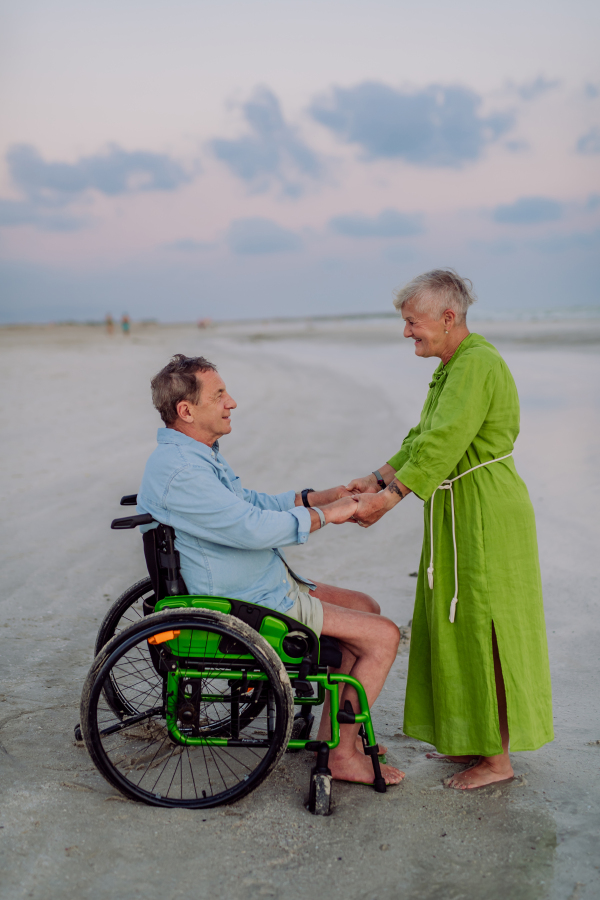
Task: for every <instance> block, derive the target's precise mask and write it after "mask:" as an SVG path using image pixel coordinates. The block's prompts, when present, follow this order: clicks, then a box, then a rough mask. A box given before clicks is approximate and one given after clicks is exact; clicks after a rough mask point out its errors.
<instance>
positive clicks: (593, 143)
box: [576, 127, 600, 154]
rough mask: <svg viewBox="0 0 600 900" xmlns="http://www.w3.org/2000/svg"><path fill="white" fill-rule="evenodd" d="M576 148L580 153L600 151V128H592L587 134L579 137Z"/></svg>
mask: <svg viewBox="0 0 600 900" xmlns="http://www.w3.org/2000/svg"><path fill="white" fill-rule="evenodd" d="M576 149H577V152H578V153H585V154H591V153H600V128H597V127H594V128H590V130H589V131H588V133H587V134H584V135H582V137H580V138H579V140H578V141H577V145H576Z"/></svg>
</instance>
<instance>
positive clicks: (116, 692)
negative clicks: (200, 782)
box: [94, 578, 265, 737]
mask: <svg viewBox="0 0 600 900" xmlns="http://www.w3.org/2000/svg"><path fill="white" fill-rule="evenodd" d="M155 603H156V598H155V594H154V591H153V589H152V582H151V580H150V578H142V579H141V580H140V581H137V582H136V583H135V584H132V585H131V587H129V588H127V590H126V591H123V593H122V594H121V596H120V597H118V598H117V599H116V600H115V602H114V603H113V605H112V606H111V607H110V609H109V610H108V612H107V613H106V615H105V616H104V619H103V620H102V623H101V625H100V628H99V629H98V634H97V636H96V646H95V650H94V655H95V656H98V654H99V653H100V651H101V650H102V648H103V647H105V646H106V644H107V643H108V642H109V641H110V640H111V639H112V638H113V637H115V635H118V634H121V632H122V631H124V630H125V629H126V628H129V627H130V626H131V625H135V624H137V623H138V622H142V621H144V619H145V618H146V616H147V610H148V608H152V609H154V604H155ZM144 607H145V609H144ZM142 652H143V651H142V650H141V648H140V653H142ZM145 656H146V657H147V659H146V660H145V661H146V662H149V661H150V654H149V652H148V650H147V649H146V653H145ZM119 677H120V673H119V671H118V670H114V671H113V672H112V674H111V678H110V680H109V681H108V682H107V683H106V685H105V687H104V696H105V699H106V701H107V703H108V704H109V705H110V706H111V708H112V710H113V712H115V713H116V714H117V715H119V716H121V717H124V716H133V715H135V714H136V713H137V712H138V710H137V707H136V706H135V703H134V702H133V700H134V698H132V697H131V696H130V697H129V698H126V697H125V694H124V692H123V691H121V689H120V686H119ZM150 677H151V675H150V673H148V678H150ZM157 677H158V676H157ZM161 683H162V682H161ZM264 707H265V701H264V700H261V698H260V691H252V692H251V693H250V694H249V697H248V700H247V702H246V703H245V704H243V705H242V707H241V708H240V720H241V721H243V722H244V723H245V724H246V725H247V724H249V723H250V722H252V721H253V720H254V719H255V718H256V717H257V716H259V715H260V713H261V712H262V710H263V709H264ZM228 726H229V721H228V720H227V719H226V720H224V721H223V722H222V729H223V730H224V731H226V730H227V728H228ZM213 736H214V737H218V733H217V726H216V723H215V724H214V727H213Z"/></svg>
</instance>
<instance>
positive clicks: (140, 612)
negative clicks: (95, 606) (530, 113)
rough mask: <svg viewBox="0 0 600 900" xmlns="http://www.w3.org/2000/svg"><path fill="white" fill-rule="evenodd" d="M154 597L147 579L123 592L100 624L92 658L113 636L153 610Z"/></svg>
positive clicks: (150, 583)
mask: <svg viewBox="0 0 600 900" xmlns="http://www.w3.org/2000/svg"><path fill="white" fill-rule="evenodd" d="M155 603H156V597H155V595H154V590H153V588H152V582H151V581H150V579H149V578H148V577H146V578H142V579H141V580H140V581H136V583H135V584H132V585H131V587H130V588H127V590H126V591H123V593H122V594H121V596H120V597H118V598H117V599H116V600H115V602H114V603H113V604H112V606H111V607H110V609H109V610H108V612H107V613H106V615H105V616H104V618H103V620H102V624H101V625H100V628H99V629H98V634H97V635H96V646H95V648H94V656H98V654H99V653H100V651H101V650H102V648H103V647H104V646H105V644H108V642H109V641H110V639H111V638H113V637H114V636H115V634H119V633H120V632H121V631H124V630H125V628H129V626H130V625H135V624H136V622H140V621H141V620H142V619H143V618H144V616H145V615H147V614H148V613H149V612H150V611H152V610H153V609H154V604H155Z"/></svg>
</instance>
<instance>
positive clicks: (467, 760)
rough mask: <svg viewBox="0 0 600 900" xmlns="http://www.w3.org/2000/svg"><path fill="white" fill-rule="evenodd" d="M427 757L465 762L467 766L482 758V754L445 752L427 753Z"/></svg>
mask: <svg viewBox="0 0 600 900" xmlns="http://www.w3.org/2000/svg"><path fill="white" fill-rule="evenodd" d="M425 758H426V759H440V760H441V761H442V762H453V763H464V764H465V765H466V766H468V765H469V764H470V763H473V762H476V761H477V760H478V759H481V757H480V756H445V755H444V754H443V753H426V754H425Z"/></svg>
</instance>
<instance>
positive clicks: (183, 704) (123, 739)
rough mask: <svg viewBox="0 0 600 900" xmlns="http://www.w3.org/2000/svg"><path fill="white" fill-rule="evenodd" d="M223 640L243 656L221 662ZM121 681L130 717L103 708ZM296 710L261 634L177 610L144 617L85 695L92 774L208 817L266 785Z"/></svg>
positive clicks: (123, 636) (96, 670) (217, 616)
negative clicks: (258, 702) (244, 712)
mask: <svg viewBox="0 0 600 900" xmlns="http://www.w3.org/2000/svg"><path fill="white" fill-rule="evenodd" d="M222 637H226V638H233V639H235V641H236V647H237V650H238V655H233V654H230V655H228V656H227V658H226V659H222V658H220V659H219V658H215V650H214V648H215V647H216V646H218V644H219V643H220V640H221V638H222ZM205 672H206V673H210V674H207V675H205V674H204V673H205ZM221 672H222V673H223V674H221ZM115 673H118V684H119V690H120V693H121V695H122V697H123V698H124V700H125V701H126V703H127V704H128V706H130V708H132V709H135V710H136V712H135V713H134V714H132V715H128V716H124V715H123V714H122V713H117V712H115V710H114V709H113V707H112V705H111V703H110V702H108V701H107V690H106V689H107V686H108V687H109V688H110V689H112V687H111V686H112V685H113V684H114V679H115ZM183 673H185V674H183ZM244 673H245V674H244ZM258 685H260V686H261V688H260V689H261V697H262V698H263V702H264V708H263V709H262V710H261V712H260V714H259V715H258V716H256V717H255V718H253V719H252V720H251V721H248V722H247V721H245V720H243V719H242V717H241V716H240V708H241V707H243V705H244V695H245V693H246V692H248V690H252V691H256V689H257V687H258ZM109 694H110V691H109ZM293 710H294V699H293V695H292V689H291V686H290V681H289V677H288V674H287V672H286V670H285V667H284V665H283V663H282V661H281V659H280V658H279V657H278V656H277V654H276V653H275V651H274V650H273V648H272V647H271V646H270V644H268V643H267V642H266V641H265V640H264V638H262V637H261V636H260V635H259V634H258V633H257V632H256V631H254V630H253V629H252V628H250V627H249V626H248V625H246V624H245V623H243V622H241V621H240V620H239V619H235V618H234V617H232V616H228V615H224V614H222V613H218V612H215V611H212V610H181V609H176V610H168V611H164V612H160V613H154V614H153V615H150V616H147V617H145V619H144V620H143V621H141V622H139V623H137V624H135V625H132V626H130V627H129V628H127V629H126V630H124V631H123V632H121V633H120V634H118V635H116V636H115V637H114V638H113V639H112V640H111V641H109V643H108V644H107V645H106V646H105V647H104V648H103V650H102V651H101V652H100V654H99V655H98V656H97V657H96V659H95V660H94V663H93V665H92V668H91V669H90V672H89V674H88V677H87V679H86V682H85V685H84V689H83V695H82V700H81V728H82V732H83V738H84V740H85V744H86V747H87V749H88V752H89V753H90V756H91V758H92V760H93V762H94V763H95V765H96V767H97V768H98V770H99V771H100V772H101V774H102V775H103V776H104V777H105V778H106V780H107V781H108V782H109V783H110V784H112V785H113V786H114V787H116V788H117V789H118V790H119V791H121V793H123V794H125V795H126V796H128V797H130V798H131V799H134V800H141V801H143V802H145V803H149V804H152V805H155V806H168V807H188V808H203V807H204V808H205V807H211V806H218V805H220V804H222V803H230V802H232V801H234V800H238V799H239V798H240V797H243V796H244V795H245V794H248V793H249V792H250V791H252V790H254V788H256V787H257V786H258V785H259V784H260V783H261V782H262V781H263V780H264V779H265V778H266V777H267V776H268V774H269V773H270V772H271V770H272V769H273V768H274V766H275V765H276V764H277V762H278V761H279V759H280V758H281V755H282V754H283V753H284V751H285V748H286V746H287V743H288V741H289V739H290V733H291V729H292V722H293ZM167 715H169V716H170V722H171V728H169V727H168V726H167ZM173 722H176V728H175V733H174V728H173V727H172V726H173ZM225 722H226V723H228V724H227V725H226V726H225V725H224V723H225ZM215 739H216V741H215ZM206 740H209V741H210V743H203V741H206ZM194 741H196V743H195V744H194ZM212 741H215V743H212Z"/></svg>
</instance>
